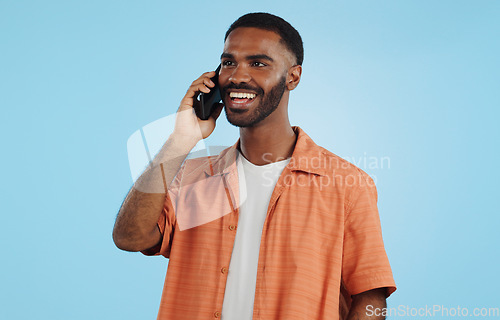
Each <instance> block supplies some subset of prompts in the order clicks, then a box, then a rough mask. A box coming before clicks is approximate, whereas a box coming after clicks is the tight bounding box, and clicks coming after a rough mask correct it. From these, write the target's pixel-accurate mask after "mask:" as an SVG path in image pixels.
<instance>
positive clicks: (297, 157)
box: [205, 127, 328, 176]
mask: <svg viewBox="0 0 500 320" xmlns="http://www.w3.org/2000/svg"><path fill="white" fill-rule="evenodd" d="M292 129H293V131H294V132H295V134H296V135H297V141H296V143H295V148H294V149H293V152H292V157H291V159H290V162H289V163H288V165H287V168H288V169H290V170H291V171H304V172H307V173H312V174H317V175H326V174H327V169H328V168H327V165H326V162H327V157H326V150H325V149H323V148H322V147H320V146H318V145H317V144H316V143H314V141H313V140H312V139H311V138H310V137H309V136H308V135H307V134H306V133H305V132H304V130H302V129H301V128H300V127H292ZM239 143H240V139H238V141H236V143H235V144H234V145H232V146H231V147H229V148H227V149H225V150H223V151H222V152H221V153H220V154H219V155H218V156H215V158H210V159H211V161H210V164H209V168H207V169H206V170H205V172H206V173H207V174H208V175H211V176H213V175H218V174H227V173H229V172H232V171H233V172H234V170H236V156H237V148H238V146H239Z"/></svg>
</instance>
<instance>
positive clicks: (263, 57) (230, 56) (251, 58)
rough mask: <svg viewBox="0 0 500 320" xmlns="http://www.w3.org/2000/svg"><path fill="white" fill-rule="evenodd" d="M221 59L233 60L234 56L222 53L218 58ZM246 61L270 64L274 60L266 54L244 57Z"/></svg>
mask: <svg viewBox="0 0 500 320" xmlns="http://www.w3.org/2000/svg"><path fill="white" fill-rule="evenodd" d="M220 58H221V59H223V58H226V59H234V56H233V55H232V54H230V53H225V52H224V53H223V54H221V56H220ZM245 59H246V60H267V61H270V62H274V59H273V58H271V57H270V56H268V55H267V54H253V55H250V56H246V57H245Z"/></svg>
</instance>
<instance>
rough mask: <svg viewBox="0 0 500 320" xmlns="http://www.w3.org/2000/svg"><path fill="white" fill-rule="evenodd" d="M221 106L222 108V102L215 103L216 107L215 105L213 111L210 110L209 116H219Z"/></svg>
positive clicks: (215, 117) (215, 118)
mask: <svg viewBox="0 0 500 320" xmlns="http://www.w3.org/2000/svg"><path fill="white" fill-rule="evenodd" d="M223 108H224V104H223V103H220V102H219V103H218V104H217V107H215V109H214V112H212V115H211V116H210V117H212V118H214V120H217V118H219V115H220V113H221V112H222V109H223Z"/></svg>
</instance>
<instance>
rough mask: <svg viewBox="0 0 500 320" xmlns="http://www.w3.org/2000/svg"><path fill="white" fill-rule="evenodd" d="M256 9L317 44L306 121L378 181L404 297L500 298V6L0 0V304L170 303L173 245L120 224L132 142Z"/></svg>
mask: <svg viewBox="0 0 500 320" xmlns="http://www.w3.org/2000/svg"><path fill="white" fill-rule="evenodd" d="M255 11H267V12H271V13H274V14H277V15H280V16H282V17H283V18H285V19H286V20H288V21H289V22H291V24H292V25H294V26H295V27H296V28H297V29H298V30H299V32H300V33H301V35H302V37H303V40H304V46H305V61H304V65H303V67H304V71H303V77H302V81H301V84H300V85H299V87H298V88H297V89H296V90H295V91H294V92H293V93H292V94H291V102H290V106H289V112H290V119H291V122H292V124H293V125H299V126H301V127H302V128H303V129H304V130H305V131H306V132H307V133H308V134H309V135H310V136H311V137H312V138H313V139H314V140H315V141H316V142H317V143H318V144H320V145H322V146H324V147H326V148H327V149H329V150H331V151H332V152H334V153H336V154H338V155H340V156H342V157H345V158H347V159H350V160H353V161H355V162H359V161H360V160H361V162H359V163H358V165H359V166H360V167H361V168H362V169H364V170H365V171H367V172H368V173H369V174H370V175H372V176H373V177H374V178H375V179H376V182H377V187H378V192H379V210H380V216H381V220H382V226H383V234H384V241H385V245H386V249H387V253H388V255H389V258H390V261H391V264H392V268H393V272H394V276H395V279H396V282H397V284H398V291H396V293H395V294H394V295H393V296H391V297H390V298H389V300H388V303H389V306H390V307H398V306H400V305H403V306H405V307H406V306H408V307H410V308H420V307H424V306H425V305H428V306H433V305H440V306H443V307H447V308H456V307H457V306H460V307H461V308H462V307H469V308H471V310H472V308H474V307H480V308H483V307H487V308H488V307H496V308H499V307H500V302H499V299H498V297H499V294H498V288H499V287H500V280H499V277H498V274H497V272H498V265H499V263H500V254H499V249H498V246H499V244H500V236H499V233H500V232H499V229H500V228H499V227H500V218H499V213H500V212H499V209H498V203H497V202H498V195H499V192H498V191H499V188H498V183H499V181H500V174H499V173H500V170H499V168H498V163H499V160H500V159H499V155H500V154H499V150H498V147H499V137H500V135H499V133H500V132H499V128H498V119H499V112H498V109H499V107H500V94H499V88H500V81H499V73H500V63H499V60H500V59H499V58H498V57H499V56H500V45H499V40H498V39H500V20H499V17H500V2H499V1H486V0H483V1H444V0H443V1H430V0H424V1H422V0H419V1H375V0H371V1H350V2H347V1H310V2H307V3H306V2H305V1H301V2H299V1H279V2H276V3H272V2H271V1H251V2H247V1H246V2H242V3H238V2H236V1H224V2H217V1H197V2H186V3H181V2H176V3H173V2H168V1H9V0H2V1H1V2H0V43H1V49H0V58H1V59H0V77H1V78H0V104H1V111H0V112H1V113H0V117H1V120H2V121H1V123H2V124H1V126H0V130H1V132H0V133H1V139H2V140H1V150H2V157H1V159H0V161H1V170H2V183H1V184H0V188H1V190H0V197H1V215H0V241H1V245H2V248H3V252H2V262H1V265H0V268H1V269H0V270H1V272H0V284H1V285H0V301H1V303H0V304H1V307H0V318H2V319H154V318H155V317H156V313H157V310H158V306H159V301H160V295H161V291H162V287H163V280H164V276H165V271H166V267H167V260H165V259H163V258H161V257H145V256H142V255H141V254H139V253H135V254H134V253H127V252H122V251H120V250H118V249H117V248H116V247H115V246H114V244H113V242H112V239H111V231H112V227H113V223H114V219H115V216H116V214H117V211H118V209H119V206H120V204H121V202H122V200H123V198H124V197H125V195H126V193H127V191H128V189H129V188H130V186H131V184H132V179H131V174H130V170H129V166H128V156H127V139H128V138H129V136H130V135H132V133H133V132H135V131H136V130H138V129H140V128H141V127H143V126H145V125H147V124H148V123H150V122H152V121H155V120H157V119H159V118H162V117H164V116H167V115H171V114H173V113H174V112H175V111H176V109H177V107H178V104H179V102H180V99H181V98H182V96H183V95H184V93H185V91H186V90H187V87H188V86H189V84H190V83H191V82H192V81H193V80H194V79H195V78H197V77H198V76H199V75H200V74H201V73H203V72H205V71H209V70H212V69H214V68H215V67H216V66H217V64H218V61H219V56H220V53H221V50H222V46H223V35H224V33H225V31H226V29H227V28H228V27H229V25H230V24H231V23H232V22H233V21H234V20H235V19H237V18H238V17H239V16H240V15H242V14H244V13H247V12H255ZM237 137H238V130H237V128H234V127H232V126H231V125H229V124H228V123H227V121H226V120H225V116H224V115H222V117H221V119H220V121H219V123H218V127H217V129H216V132H215V133H214V134H213V136H211V137H210V138H209V141H207V143H209V144H212V145H232V144H233V143H234V142H235V141H236V139H237ZM363 159H365V160H367V161H366V164H365V163H364V161H363ZM374 159H375V161H379V165H377V166H375V168H373V166H369V164H370V163H372V164H373V161H374ZM381 159H385V160H384V161H385V162H383V164H384V166H383V167H382V165H381ZM387 159H389V165H388V163H387ZM370 161H371V162H370ZM412 318H414V317H412ZM419 318H424V317H419ZM428 318H429V317H428ZM436 318H437V317H436ZM496 318H499V317H495V319H496Z"/></svg>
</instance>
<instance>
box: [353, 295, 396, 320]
mask: <svg viewBox="0 0 500 320" xmlns="http://www.w3.org/2000/svg"><path fill="white" fill-rule="evenodd" d="M385 298H386V288H378V289H373V290H368V291H365V292H362V293H360V294H356V295H353V296H352V304H351V308H350V309H349V314H348V315H347V320H383V319H385V316H383V315H382V312H383V310H384V309H383V308H386V307H387V304H386V301H385Z"/></svg>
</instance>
